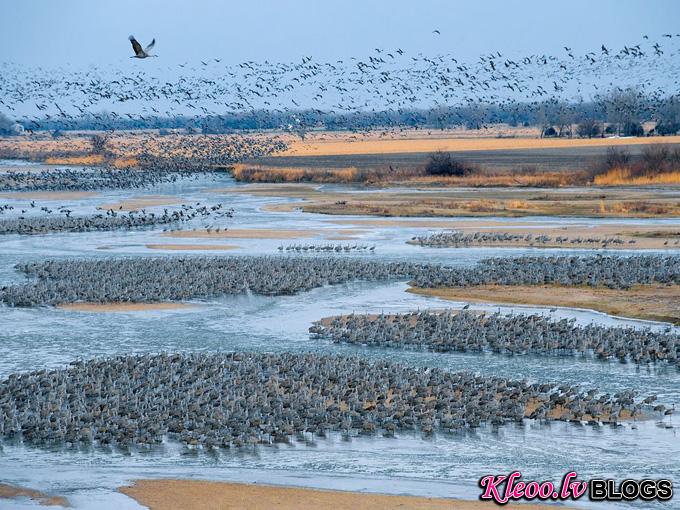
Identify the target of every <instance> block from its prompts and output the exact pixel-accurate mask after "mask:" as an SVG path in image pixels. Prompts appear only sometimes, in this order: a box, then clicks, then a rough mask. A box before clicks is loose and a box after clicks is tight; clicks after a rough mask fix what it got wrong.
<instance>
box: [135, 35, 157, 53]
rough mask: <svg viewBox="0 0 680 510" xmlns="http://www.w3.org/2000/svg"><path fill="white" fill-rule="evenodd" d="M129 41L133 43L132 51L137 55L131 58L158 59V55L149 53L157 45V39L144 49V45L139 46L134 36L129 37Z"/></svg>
mask: <svg viewBox="0 0 680 510" xmlns="http://www.w3.org/2000/svg"><path fill="white" fill-rule="evenodd" d="M128 39H130V42H131V43H132V49H133V50H134V51H135V54H134V55H133V56H132V57H130V58H148V57H157V56H158V55H151V54H150V53H149V52H150V51H151V50H152V49H153V46H154V44H156V39H155V38H154V39H153V40H152V41H151V43H150V44H149V45H148V46H147V47H146V48H144V49H142V45H141V44H139V42H138V41H137V39H135V36H134V35H131V36H130V37H128Z"/></svg>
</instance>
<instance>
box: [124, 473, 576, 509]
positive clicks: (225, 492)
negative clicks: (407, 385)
mask: <svg viewBox="0 0 680 510" xmlns="http://www.w3.org/2000/svg"><path fill="white" fill-rule="evenodd" d="M120 491H121V492H123V493H124V494H126V495H128V496H130V497H131V498H133V499H135V500H136V501H137V502H138V503H140V504H142V505H144V506H147V507H149V509H150V510H186V509H188V508H191V509H192V510H236V509H238V510H242V509H248V510H270V509H272V508H276V509H278V510H317V509H320V508H333V509H334V510H387V509H390V510H391V509H394V508H403V509H409V510H481V509H493V508H498V507H497V506H495V505H494V504H493V503H482V502H481V501H463V500H455V499H435V498H422V497H413V496H390V495H385V494H371V493H358V492H340V491H328V490H317V489H301V488H297V487H274V486H268V485H251V484H239V483H225V482H208V481H199V480H139V481H137V482H135V484H134V485H133V486H132V487H121V488H120ZM505 508H514V509H518V508H519V509H523V510H538V509H545V508H550V507H547V506H541V505H531V504H522V505H512V504H509V505H506V506H505ZM560 508H564V507H560Z"/></svg>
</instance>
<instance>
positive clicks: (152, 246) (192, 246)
mask: <svg viewBox="0 0 680 510" xmlns="http://www.w3.org/2000/svg"><path fill="white" fill-rule="evenodd" d="M146 247H147V248H149V249H150V250H198V251H201V250H238V249H239V248H240V246H236V245H234V244H147V245H146Z"/></svg>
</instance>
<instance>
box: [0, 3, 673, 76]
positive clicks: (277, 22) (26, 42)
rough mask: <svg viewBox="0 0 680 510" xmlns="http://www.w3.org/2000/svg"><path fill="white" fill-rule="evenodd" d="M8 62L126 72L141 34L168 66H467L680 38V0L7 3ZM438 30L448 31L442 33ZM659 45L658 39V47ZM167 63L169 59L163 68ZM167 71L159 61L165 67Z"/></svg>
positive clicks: (1, 21) (2, 24)
mask: <svg viewBox="0 0 680 510" xmlns="http://www.w3.org/2000/svg"><path fill="white" fill-rule="evenodd" d="M0 5H1V6H2V8H1V9H0V11H1V12H2V15H1V16H0V61H13V62H17V63H21V64H39V65H48V66H51V65H64V64H67V63H68V64H75V65H77V66H78V67H80V66H84V65H87V64H92V63H98V64H103V63H106V62H108V63H121V62H123V61H124V60H125V59H127V58H128V57H129V55H130V54H131V53H130V52H131V48H130V45H129V43H128V41H127V36H128V35H129V34H131V33H132V34H134V35H135V36H137V38H138V39H139V40H140V42H142V44H143V45H146V44H147V43H148V42H149V41H150V40H151V38H152V37H155V38H156V40H157V45H156V49H155V51H156V52H157V53H158V54H159V55H160V59H163V60H162V62H163V63H166V62H167V63H168V64H174V63H178V62H184V61H196V60H197V59H200V58H204V59H205V58H222V59H223V62H224V63H225V64H227V63H238V62H242V61H245V60H250V59H252V60H260V61H261V60H265V59H269V60H270V61H290V60H297V59H299V58H300V57H301V56H302V55H311V56H313V57H314V58H315V59H318V60H330V59H335V58H345V57H348V56H351V55H358V56H361V55H366V54H368V53H369V52H371V51H372V50H373V48H376V47H379V48H389V49H393V48H396V47H400V48H402V49H404V50H405V51H407V52H408V53H411V54H415V53H418V52H423V53H426V54H435V53H451V54H453V55H454V56H460V57H461V58H463V59H476V58H477V57H478V56H479V55H480V54H483V53H485V52H489V51H492V50H500V51H502V52H503V53H504V54H506V55H519V54H524V53H536V52H546V53H552V54H559V52H560V51H562V50H561V48H562V46H564V45H567V46H570V47H572V48H574V50H575V51H577V52H586V51H589V50H599V47H600V44H602V43H604V44H606V45H607V46H612V47H622V46H623V45H624V44H636V43H638V42H640V40H641V37H642V35H643V34H649V36H650V39H651V40H654V39H659V38H660V35H661V34H662V33H665V32H672V33H673V34H675V33H677V32H680V24H679V23H678V20H680V1H677V0H645V1H637V0H586V1H582V0H569V1H566V2H562V1H554V0H541V1H535V0H530V1H520V0H497V1H483V0H476V1H444V0H429V1H428V0H410V1H405V0H389V1H387V0H385V1H382V0H381V1H370V0H342V1H330V0H298V1H292V0H249V1H236V0H234V1H216V0H203V1H202V0H183V1H174V0H154V1H142V0H136V1H130V0H116V1H98V0H60V1H53V0H21V1H17V0H0ZM434 29H438V30H440V31H441V35H440V36H437V35H435V34H433V33H432V31H433V30H434ZM659 40H660V39H659ZM160 59H159V60H160ZM159 63H160V62H159Z"/></svg>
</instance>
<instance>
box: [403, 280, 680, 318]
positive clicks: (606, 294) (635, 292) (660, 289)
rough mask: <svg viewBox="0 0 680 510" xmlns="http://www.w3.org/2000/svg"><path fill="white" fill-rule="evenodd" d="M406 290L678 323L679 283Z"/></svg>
mask: <svg viewBox="0 0 680 510" xmlns="http://www.w3.org/2000/svg"><path fill="white" fill-rule="evenodd" d="M409 292H413V293H416V294H421V295H425V296H435V297H440V298H443V299H450V300H454V301H472V302H482V303H504V304H523V305H538V306H563V307H569V308H585V309H590V310H597V311H599V312H604V313H608V314H610V315H618V316H622V317H631V318H635V319H645V320H653V321H662V322H672V323H673V324H680V306H678V303H680V285H670V286H664V285H637V286H635V287H633V288H631V289H629V290H619V289H607V288H602V287H585V286H584V287H565V286H559V285H477V286H470V287H439V288H434V289H423V288H418V287H414V288H411V289H409Z"/></svg>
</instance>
